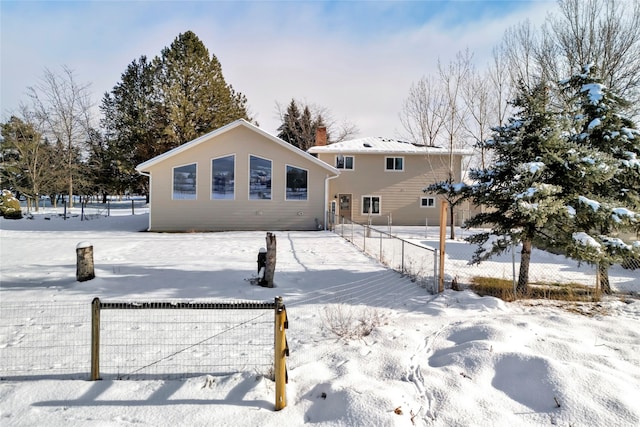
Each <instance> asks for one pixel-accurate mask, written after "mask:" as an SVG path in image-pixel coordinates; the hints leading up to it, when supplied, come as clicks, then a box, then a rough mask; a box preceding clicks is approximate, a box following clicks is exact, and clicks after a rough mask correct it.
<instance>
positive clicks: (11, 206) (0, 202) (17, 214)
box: [0, 190, 22, 219]
mask: <svg viewBox="0 0 640 427" xmlns="http://www.w3.org/2000/svg"><path fill="white" fill-rule="evenodd" d="M0 215H2V216H3V217H5V218H7V219H20V218H22V210H21V209H20V201H18V199H16V198H15V197H14V196H13V193H12V192H11V191H9V190H2V194H0Z"/></svg>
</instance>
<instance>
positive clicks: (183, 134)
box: [154, 31, 248, 147]
mask: <svg viewBox="0 0 640 427" xmlns="http://www.w3.org/2000/svg"><path fill="white" fill-rule="evenodd" d="M154 64H155V66H156V73H155V77H156V84H157V90H159V93H161V94H162V98H161V103H162V107H163V109H164V114H165V120H166V123H165V125H166V127H165V129H164V136H165V137H166V138H167V139H168V141H170V144H172V145H173V146H176V147H177V146H179V145H181V144H184V143H185V142H188V141H190V140H192V139H194V138H197V137H198V136H200V135H203V134H205V133H207V132H210V131H212V130H214V129H217V128H219V127H221V126H224V125H226V124H228V123H230V122H232V121H234V120H236V119H240V118H243V119H248V113H247V109H246V103H247V100H246V98H245V96H244V95H242V94H241V93H237V92H235V91H234V89H233V87H232V86H231V85H228V84H227V83H226V81H225V79H224V76H223V75H222V66H221V65H220V62H219V61H218V59H217V58H216V57H215V55H209V51H208V50H207V48H206V47H205V46H204V44H203V43H202V41H200V39H199V38H198V37H197V36H196V35H195V34H194V33H193V32H192V31H187V32H186V33H184V34H180V35H179V36H178V37H177V38H176V39H175V40H174V42H173V43H172V44H171V46H169V47H167V48H164V49H163V50H162V54H161V56H160V57H158V58H156V60H155V61H154Z"/></svg>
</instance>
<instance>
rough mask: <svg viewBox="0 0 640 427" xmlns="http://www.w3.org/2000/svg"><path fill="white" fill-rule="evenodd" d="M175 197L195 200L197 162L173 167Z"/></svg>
mask: <svg viewBox="0 0 640 427" xmlns="http://www.w3.org/2000/svg"><path fill="white" fill-rule="evenodd" d="M173 198H174V199H181V200H195V198H196V164H195V163H194V164H192V165H186V166H180V167H177V168H173Z"/></svg>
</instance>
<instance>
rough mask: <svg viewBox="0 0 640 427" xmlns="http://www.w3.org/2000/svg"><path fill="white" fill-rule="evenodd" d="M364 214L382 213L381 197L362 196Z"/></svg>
mask: <svg viewBox="0 0 640 427" xmlns="http://www.w3.org/2000/svg"><path fill="white" fill-rule="evenodd" d="M362 214H363V215H369V214H371V215H380V197H378V196H362Z"/></svg>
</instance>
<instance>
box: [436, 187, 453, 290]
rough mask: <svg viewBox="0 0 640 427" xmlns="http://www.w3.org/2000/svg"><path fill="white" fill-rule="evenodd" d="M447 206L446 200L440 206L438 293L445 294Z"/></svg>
mask: <svg viewBox="0 0 640 427" xmlns="http://www.w3.org/2000/svg"><path fill="white" fill-rule="evenodd" d="M447 205H448V203H447V202H446V200H443V201H442V203H441V205H440V272H439V274H438V276H439V277H438V292H444V254H445V251H444V246H445V241H446V235H447ZM452 227H453V225H452Z"/></svg>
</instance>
